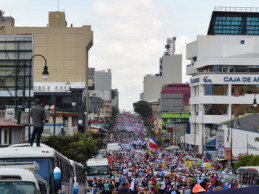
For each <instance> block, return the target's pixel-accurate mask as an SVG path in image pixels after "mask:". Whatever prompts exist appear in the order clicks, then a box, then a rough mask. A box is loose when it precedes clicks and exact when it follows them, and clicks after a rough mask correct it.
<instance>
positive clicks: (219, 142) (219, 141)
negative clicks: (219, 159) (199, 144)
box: [216, 131, 225, 149]
mask: <svg viewBox="0 0 259 194" xmlns="http://www.w3.org/2000/svg"><path fill="white" fill-rule="evenodd" d="M224 146H225V144H224V132H223V131H222V132H217V136H216V149H219V147H224Z"/></svg>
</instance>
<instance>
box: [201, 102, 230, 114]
mask: <svg viewBox="0 0 259 194" xmlns="http://www.w3.org/2000/svg"><path fill="white" fill-rule="evenodd" d="M227 108H228V105H227V104H205V115H224V114H227Z"/></svg>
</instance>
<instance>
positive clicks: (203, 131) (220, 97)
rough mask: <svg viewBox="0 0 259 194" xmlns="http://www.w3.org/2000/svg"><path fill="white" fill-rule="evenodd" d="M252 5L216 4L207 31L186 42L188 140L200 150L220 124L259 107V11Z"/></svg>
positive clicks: (213, 135)
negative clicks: (257, 101)
mask: <svg viewBox="0 0 259 194" xmlns="http://www.w3.org/2000/svg"><path fill="white" fill-rule="evenodd" d="M241 9H242V8H240V9H237V10H239V11H240V10H241ZM229 10H230V11H229ZM251 10H252V9H251ZM251 10H246V9H244V10H242V11H241V12H239V11H235V9H234V8H220V9H219V8H218V9H216V10H215V11H214V12H213V14H212V18H211V22H210V25H209V31H208V35H205V36H197V40H196V41H194V42H192V43H190V44H188V45H187V59H188V60H190V61H191V64H190V65H188V66H187V75H191V76H192V77H191V80H190V86H191V98H190V109H191V116H190V123H191V133H190V134H187V135H186V136H185V140H186V143H187V144H189V145H192V146H195V148H196V150H198V151H199V152H200V153H201V152H203V151H204V145H205V143H206V142H207V141H209V140H210V139H211V138H213V137H214V138H215V135H216V132H217V130H218V128H217V123H220V122H224V121H226V120H233V119H234V118H237V117H240V116H243V115H246V114H248V113H258V112H259V108H258V107H257V108H251V106H252V104H253V101H254V99H255V98H256V94H258V93H259V87H258V81H259V36H258V35H259V13H258V12H256V9H255V11H254V12H251ZM244 28H245V29H244ZM211 131H216V132H215V133H210V132H211Z"/></svg>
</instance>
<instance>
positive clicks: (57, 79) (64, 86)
mask: <svg viewBox="0 0 259 194" xmlns="http://www.w3.org/2000/svg"><path fill="white" fill-rule="evenodd" d="M0 29H1V30H0V34H8V35H10V34H32V36H33V44H32V46H33V53H32V52H31V56H30V57H32V56H33V55H35V54H40V55H42V56H44V57H45V58H46V60H47V66H48V71H49V73H50V75H49V77H48V79H47V80H44V79H43V78H42V75H41V74H42V69H43V66H44V60H43V58H41V57H33V58H31V59H30V58H29V60H31V63H32V64H33V80H34V82H33V88H34V90H35V91H36V93H37V96H36V95H35V96H36V97H38V98H40V97H42V96H46V95H47V96H48V98H47V99H51V102H48V103H49V104H47V105H54V104H55V102H58V104H60V106H59V105H57V106H56V108H57V111H60V112H63V109H64V107H63V104H66V102H65V100H66V98H67V97H64V96H63V94H64V93H66V91H68V90H70V89H71V88H72V89H78V90H80V92H81V97H78V101H77V106H76V107H77V108H76V109H74V112H75V113H77V114H78V115H80V117H81V118H80V119H78V120H82V121H83V124H84V131H85V130H86V129H87V126H88V124H87V123H88V121H87V120H88V117H87V116H84V112H86V113H87V112H88V95H87V93H88V51H89V50H90V48H91V47H92V45H93V31H92V30H91V26H82V27H72V26H71V27H67V22H66V19H65V13H64V12H49V24H48V26H47V27H15V26H14V25H12V22H10V21H4V22H2V23H1V22H0ZM33 95H34V93H33V92H32V96H33ZM56 96H58V98H57V99H56V98H55V97H56ZM69 101H71V102H72V99H71V97H70V100H69ZM45 104H46V103H45ZM81 106H82V107H81ZM65 109H66V107H65ZM66 111H67V110H66ZM63 119H64V115H63ZM64 122H65V121H62V123H61V124H62V125H63V123H64ZM53 124H54V123H53ZM56 124H58V123H56Z"/></svg>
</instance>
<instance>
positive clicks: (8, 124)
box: [0, 119, 24, 128]
mask: <svg viewBox="0 0 259 194" xmlns="http://www.w3.org/2000/svg"><path fill="white" fill-rule="evenodd" d="M6 127H24V125H19V124H16V123H15V122H13V121H9V120H5V119H0V128H6Z"/></svg>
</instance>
